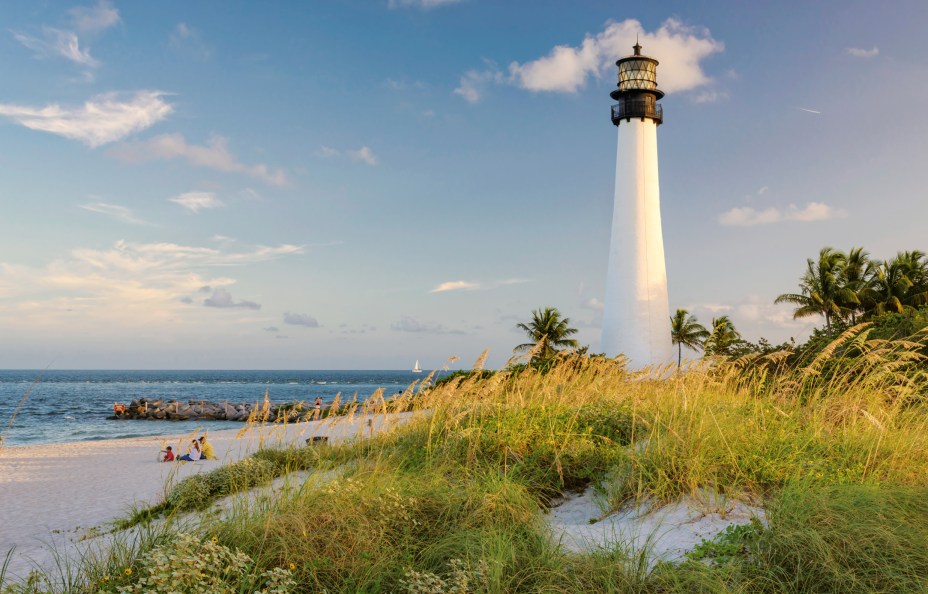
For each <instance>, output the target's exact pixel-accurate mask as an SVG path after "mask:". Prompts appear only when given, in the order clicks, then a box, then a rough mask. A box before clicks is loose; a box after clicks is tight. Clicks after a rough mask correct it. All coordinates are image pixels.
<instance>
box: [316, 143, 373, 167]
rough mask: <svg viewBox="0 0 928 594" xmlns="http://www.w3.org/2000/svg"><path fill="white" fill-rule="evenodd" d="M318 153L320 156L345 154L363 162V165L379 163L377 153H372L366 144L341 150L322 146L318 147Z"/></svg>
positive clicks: (353, 159) (328, 156)
mask: <svg viewBox="0 0 928 594" xmlns="http://www.w3.org/2000/svg"><path fill="white" fill-rule="evenodd" d="M319 155H320V156H322V157H327V158H330V157H341V156H345V157H348V158H349V159H351V160H352V161H357V162H359V163H364V164H365V165H370V166H371V167H374V166H376V165H377V164H378V163H379V160H378V159H377V155H375V154H374V151H373V150H371V148H370V147H368V146H362V147H361V148H359V149H356V150H351V149H347V150H342V149H336V148H332V147H330V146H322V147H320V148H319Z"/></svg>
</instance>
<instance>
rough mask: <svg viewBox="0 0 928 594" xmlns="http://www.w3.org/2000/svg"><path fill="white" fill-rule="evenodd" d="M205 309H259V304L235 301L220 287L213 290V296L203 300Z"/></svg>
mask: <svg viewBox="0 0 928 594" xmlns="http://www.w3.org/2000/svg"><path fill="white" fill-rule="evenodd" d="M203 305H204V306H206V307H218V308H222V309H231V308H241V309H256V310H257V309H261V304H260V303H255V302H254V301H245V300H242V301H235V300H234V299H232V294H231V293H229V292H228V291H227V290H225V289H223V288H222V287H217V288H216V289H214V290H213V294H212V295H210V296H209V297H207V298H206V299H204V300H203Z"/></svg>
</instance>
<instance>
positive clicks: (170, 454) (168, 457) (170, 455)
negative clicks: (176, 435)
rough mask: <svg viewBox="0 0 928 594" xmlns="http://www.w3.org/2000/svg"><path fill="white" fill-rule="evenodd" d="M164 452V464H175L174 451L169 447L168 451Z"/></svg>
mask: <svg viewBox="0 0 928 594" xmlns="http://www.w3.org/2000/svg"><path fill="white" fill-rule="evenodd" d="M162 451H163V452H164V459H162V460H161V461H162V462H173V461H174V451H173V450H172V449H171V446H168V447H167V448H166V449H164V450H162Z"/></svg>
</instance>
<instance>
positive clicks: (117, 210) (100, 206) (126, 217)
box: [80, 202, 148, 225]
mask: <svg viewBox="0 0 928 594" xmlns="http://www.w3.org/2000/svg"><path fill="white" fill-rule="evenodd" d="M80 208H83V209H84V210H89V211H90V212H96V213H100V214H103V215H106V216H108V217H112V218H114V219H116V220H117V221H122V222H123V223H129V224H131V225H147V224H148V223H147V222H145V221H143V220H142V219H140V218H138V217H137V216H135V214H133V212H132V211H131V210H130V209H129V208H127V207H125V206H120V205H118V204H107V203H105V202H90V203H88V204H81V205H80Z"/></svg>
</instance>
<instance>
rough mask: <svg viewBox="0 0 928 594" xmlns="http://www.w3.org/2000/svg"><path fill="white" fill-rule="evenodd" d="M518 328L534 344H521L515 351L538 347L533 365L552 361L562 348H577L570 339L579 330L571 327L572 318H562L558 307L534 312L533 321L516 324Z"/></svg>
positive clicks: (533, 357)
mask: <svg viewBox="0 0 928 594" xmlns="http://www.w3.org/2000/svg"><path fill="white" fill-rule="evenodd" d="M516 328H518V329H519V330H523V331H524V332H525V333H526V334H527V335H528V337H529V339H530V340H532V342H526V343H524V344H520V345H519V346H517V347H516V348H515V349H513V351H514V352H519V351H527V350H532V349H535V348H536V347H537V351H536V352H535V354H534V355H533V356H532V362H533V363H534V362H538V361H546V360H548V359H551V358H552V357H554V354H555V353H557V351H558V350H560V349H561V348H564V347H573V348H577V341H576V340H575V339H573V338H568V337H569V336H572V335H574V334H576V333H577V329H576V328H571V327H570V318H562V317H561V312H559V311H558V310H557V308H556V307H546V308H544V309H536V310H533V311H532V320H531V321H530V322H529V323H527V324H522V323H520V324H516Z"/></svg>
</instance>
